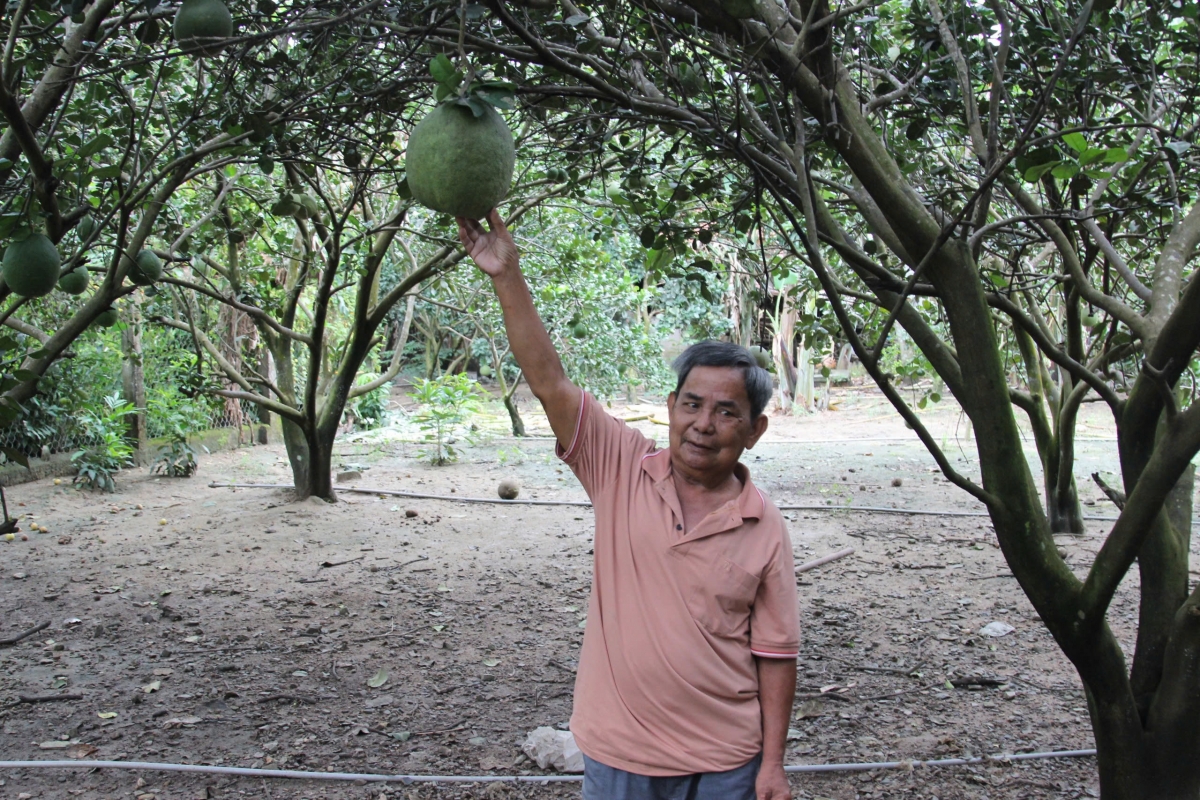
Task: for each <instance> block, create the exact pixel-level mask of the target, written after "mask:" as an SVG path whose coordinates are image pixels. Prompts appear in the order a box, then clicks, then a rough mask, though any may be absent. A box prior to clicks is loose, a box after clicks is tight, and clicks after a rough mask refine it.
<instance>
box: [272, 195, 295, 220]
mask: <svg viewBox="0 0 1200 800" xmlns="http://www.w3.org/2000/svg"><path fill="white" fill-rule="evenodd" d="M297 208H298V205H297V204H296V201H295V200H293V199H292V196H291V195H290V194H285V195H283V196H282V197H280V198H279V199H278V200H276V201H275V202H274V203H272V204H271V213H272V214H274V215H275V216H277V217H290V216H291V215H292V214H295V213H296V209H297Z"/></svg>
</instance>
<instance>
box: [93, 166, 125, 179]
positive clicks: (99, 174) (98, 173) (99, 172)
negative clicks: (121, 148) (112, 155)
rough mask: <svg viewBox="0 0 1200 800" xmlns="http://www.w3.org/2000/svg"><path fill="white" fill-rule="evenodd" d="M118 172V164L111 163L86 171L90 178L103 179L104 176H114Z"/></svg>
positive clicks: (119, 169)
mask: <svg viewBox="0 0 1200 800" xmlns="http://www.w3.org/2000/svg"><path fill="white" fill-rule="evenodd" d="M120 174H121V167H120V165H119V164H113V165H112V166H108V167H100V168H99V169H94V170H92V171H91V172H90V173H88V177H90V178H91V179H92V180H104V179H106V178H115V177H117V176H118V175H120Z"/></svg>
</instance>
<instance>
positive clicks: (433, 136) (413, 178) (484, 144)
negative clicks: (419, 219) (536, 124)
mask: <svg viewBox="0 0 1200 800" xmlns="http://www.w3.org/2000/svg"><path fill="white" fill-rule="evenodd" d="M480 105H481V106H482V107H483V114H482V115H481V116H478V117H477V116H475V113H474V112H473V111H472V110H471V109H470V108H469V107H467V106H463V105H458V104H457V103H444V104H442V105H440V106H438V107H437V108H435V109H433V111H431V112H429V116H427V117H425V119H423V120H421V121H420V122H419V123H417V127H416V128H414V129H413V132H412V136H410V137H409V139H408V153H407V155H406V156H405V169H406V170H407V173H408V188H409V190H410V191H412V196H413V198H414V199H415V200H416V201H417V202H418V203H420V204H421V205H423V206H425V207H427V208H431V209H433V210H434V211H441V212H443V213H445V214H450V215H452V216H455V217H468V218H470V219H483V218H484V217H485V216H487V213H488V212H489V211H491V210H492V209H493V208H495V207H496V204H498V203H499V202H500V201H501V200H503V199H504V196H505V195H506V194H508V184H509V183H510V182H511V181H512V174H513V164H514V163H515V162H516V158H517V153H516V148H515V147H514V146H513V137H512V131H510V130H509V129H508V125H506V124H505V122H504V118H503V117H501V116H500V114H499V113H497V111H496V109H494V108H492V107H491V106H490V105H488V104H487V103H481V104H480Z"/></svg>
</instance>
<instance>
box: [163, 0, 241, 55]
mask: <svg viewBox="0 0 1200 800" xmlns="http://www.w3.org/2000/svg"><path fill="white" fill-rule="evenodd" d="M173 32H174V34H175V41H177V42H179V46H180V47H181V48H183V51H184V52H185V53H190V54H192V55H197V56H215V55H217V54H218V53H220V52H221V51H222V50H224V49H225V40H226V39H228V38H229V37H230V36H233V16H232V15H230V13H229V8H228V6H226V5H225V4H224V3H222V2H221V0H183V3H182V4H181V5H180V6H179V10H178V11H176V12H175V24H174V26H173Z"/></svg>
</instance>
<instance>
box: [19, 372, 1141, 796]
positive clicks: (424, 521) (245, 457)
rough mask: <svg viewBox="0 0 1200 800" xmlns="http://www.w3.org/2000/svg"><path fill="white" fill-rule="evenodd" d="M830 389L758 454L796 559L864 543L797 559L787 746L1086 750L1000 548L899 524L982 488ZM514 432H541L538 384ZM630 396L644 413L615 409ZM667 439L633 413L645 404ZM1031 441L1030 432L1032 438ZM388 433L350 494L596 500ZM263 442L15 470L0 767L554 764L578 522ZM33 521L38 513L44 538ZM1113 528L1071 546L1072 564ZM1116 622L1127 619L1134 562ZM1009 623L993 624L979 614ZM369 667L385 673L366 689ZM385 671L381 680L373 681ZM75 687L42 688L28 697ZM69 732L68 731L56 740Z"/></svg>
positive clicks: (804, 783) (561, 475)
mask: <svg viewBox="0 0 1200 800" xmlns="http://www.w3.org/2000/svg"><path fill="white" fill-rule="evenodd" d="M835 394H836V396H837V397H838V399H839V402H838V404H837V405H835V410H832V411H827V412H822V413H819V414H815V415H812V416H804V417H784V416H774V417H772V419H771V429H770V431H769V432H768V435H767V437H766V438H765V440H764V441H763V442H762V443H760V445H759V446H758V447H757V448H755V449H754V450H753V451H751V452H749V453H747V455H746V459H745V460H746V462H747V464H748V466H749V467H750V470H751V474H752V475H753V476H754V478H755V481H756V483H757V484H758V485H759V486H760V487H761V488H762V489H763V490H764V491H765V492H767V493H768V494H769V495H770V496H771V497H772V499H773V500H774V501H775V502H776V503H777V504H779V505H781V506H786V505H809V506H817V507H820V510H804V509H797V510H788V511H787V512H786V514H787V516H788V518H789V520H790V526H791V532H792V538H793V543H794V546H795V554H796V561H797V563H798V564H799V563H803V562H805V561H809V560H811V559H813V558H816V557H818V556H821V555H824V554H827V553H830V552H833V551H836V550H838V549H840V548H843V547H847V546H852V547H855V548H856V549H857V552H856V553H855V554H854V555H853V556H851V557H849V558H845V559H842V560H840V561H837V562H835V563H832V564H829V565H827V566H825V567H822V568H820V569H818V570H814V571H811V572H806V573H803V574H801V575H798V576H797V580H798V584H799V589H800V597H801V615H802V620H803V622H804V628H805V643H804V646H803V655H802V659H801V662H800V673H799V685H798V692H799V694H798V699H797V718H796V720H795V721H794V723H793V727H794V732H793V737H792V741H790V742H789V748H790V751H789V762H790V763H794V764H822V763H835V762H874V761H891V760H905V759H935V758H946V757H957V756H965V755H987V754H996V753H1017V752H1030V751H1045V750H1057V749H1081V748H1089V747H1091V746H1092V737H1091V733H1090V729H1089V725H1088V719H1087V711H1086V705H1085V701H1084V698H1083V695H1082V692H1081V690H1080V687H1079V683H1078V679H1077V677H1076V675H1075V673H1074V671H1073V670H1072V668H1071V667H1070V664H1069V663H1068V662H1067V661H1066V659H1065V658H1064V657H1063V656H1062V655H1061V654H1060V652H1059V651H1058V649H1057V647H1056V646H1055V644H1054V642H1053V640H1052V639H1051V637H1050V636H1049V634H1048V633H1047V632H1046V631H1045V629H1044V628H1043V627H1042V625H1041V624H1040V622H1039V620H1038V618H1037V616H1036V615H1035V614H1034V612H1033V611H1032V609H1031V607H1030V606H1029V603H1028V602H1027V601H1026V599H1025V598H1024V595H1023V594H1022V593H1021V591H1020V589H1019V587H1018V586H1017V584H1016V581H1015V580H1014V579H1013V578H1012V577H1011V575H1010V574H1009V571H1008V568H1007V566H1006V565H1005V563H1004V560H1003V558H1002V556H1001V554H1000V552H999V550H998V549H997V546H996V541H995V536H994V534H993V532H992V530H991V527H990V524H989V521H988V520H987V518H986V517H975V516H948V515H941V514H935V515H903V514H884V513H864V512H856V511H846V510H844V509H845V507H846V506H851V507H853V506H874V507H891V508H901V509H909V510H926V511H938V512H964V511H966V512H977V511H979V510H980V507H979V505H978V504H977V503H975V501H974V500H972V499H971V498H970V497H969V496H968V495H966V494H965V493H963V492H961V491H959V490H957V489H955V488H954V487H953V486H951V485H949V484H948V483H947V482H946V481H945V480H944V479H943V478H942V477H941V476H940V475H939V474H938V473H937V472H936V470H935V469H934V468H933V461H932V459H931V458H930V456H929V455H928V454H927V453H926V452H925V450H924V449H923V448H922V447H921V445H920V444H919V442H917V440H916V438H915V437H914V436H913V435H912V433H911V432H910V431H907V430H905V429H904V426H903V423H901V422H899V421H898V420H897V419H896V418H895V417H894V416H893V415H892V414H891V413H890V411H889V410H888V408H887V407H886V405H885V404H884V402H883V401H882V400H881V398H880V397H879V396H878V395H877V394H876V393H875V392H873V391H871V390H868V389H859V388H856V389H841V390H835ZM523 406H524V409H525V415H526V421H527V423H529V424H530V427H531V429H532V430H531V433H533V434H539V433H540V434H543V435H545V434H548V432H549V431H548V428H547V427H546V425H545V423H544V420H543V419H542V418H541V417H540V415H539V414H537V413H536V410H535V407H534V406H533V404H531V403H529V402H525V403H524V404H523ZM613 411H614V413H616V414H618V415H621V416H639V415H644V414H647V413H656V414H657V415H658V416H659V418H661V419H665V410H664V409H663V408H661V407H660V406H656V405H654V404H649V403H648V404H644V405H633V406H625V405H622V404H616V405H615V406H614V409H613ZM927 416H928V419H929V422H930V425H931V426H932V427H933V429H934V430H935V432H936V434H937V435H938V436H939V438H940V439H941V440H942V441H943V442H944V443H945V447H946V449H947V452H948V453H949V454H950V455H951V457H952V460H953V461H954V464H955V466H956V467H957V468H959V469H960V470H962V471H963V472H964V473H966V474H968V475H977V474H978V473H977V463H976V461H975V456H974V449H973V446H972V443H971V435H970V431H969V429H968V428H967V426H966V424H965V422H964V420H963V418H961V416H960V415H959V414H958V413H957V411H956V410H955V409H954V408H952V407H949V406H947V405H946V404H945V403H943V404H941V405H940V406H939V407H937V408H936V409H932V410H931V411H930V413H929V414H928V415H927ZM632 424H634V425H636V426H637V427H639V428H640V429H642V430H644V431H646V432H647V433H648V434H650V435H658V436H660V437H662V436H665V430H666V429H665V428H663V427H660V426H658V425H655V424H654V423H653V422H652V421H649V420H642V421H638V422H635V423H632ZM1081 437H1083V440H1082V441H1081V442H1080V446H1079V455H1080V463H1079V465H1078V469H1077V472H1078V474H1079V476H1080V490H1081V493H1082V494H1083V495H1084V496H1085V497H1087V498H1088V503H1089V505H1088V506H1087V508H1086V510H1087V512H1088V513H1089V514H1095V515H1099V516H1104V515H1110V516H1111V515H1112V514H1113V509H1112V507H1111V505H1109V504H1108V503H1107V502H1106V501H1104V500H1101V499H1096V500H1093V498H1094V497H1098V496H1099V495H1100V493H1099V492H1098V491H1096V490H1095V488H1094V487H1093V486H1092V485H1091V484H1090V482H1086V481H1087V478H1086V476H1087V475H1088V474H1090V473H1091V472H1092V471H1094V470H1096V469H1100V470H1105V469H1107V470H1112V469H1113V468H1114V465H1115V463H1116V462H1115V458H1116V456H1115V445H1114V443H1113V442H1112V441H1111V438H1110V437H1111V425H1109V424H1108V423H1107V422H1106V421H1105V420H1104V418H1103V417H1102V416H1100V415H1099V410H1098V409H1096V410H1095V415H1094V416H1085V419H1084V425H1083V426H1081ZM1031 447H1032V445H1031ZM417 450H418V446H417V445H416V444H413V443H411V442H405V441H397V440H396V439H395V437H392V438H390V439H389V438H388V437H386V436H378V435H375V436H366V437H346V438H345V439H343V440H342V441H341V443H340V444H339V447H338V454H339V458H340V460H341V462H342V466H343V467H357V468H359V469H360V470H361V471H362V477H361V479H358V480H354V481H352V482H350V483H344V484H341V486H342V487H369V488H377V489H389V490H402V491H413V492H422V493H429V494H441V495H451V494H455V495H458V496H460V497H461V496H478V497H494V496H495V492H496V486H497V484H498V483H499V481H500V480H501V479H503V478H506V477H515V478H517V479H518V480H519V481H520V483H521V486H522V491H521V498H522V499H539V500H555V499H571V500H583V499H586V498H585V497H584V494H583V492H582V490H581V489H580V488H579V486H578V485H577V484H576V482H575V480H574V478H573V476H572V475H571V474H570V472H569V471H568V470H566V469H565V468H564V467H563V466H562V465H561V464H560V463H558V462H557V461H556V460H555V458H554V456H553V443H552V441H551V440H550V439H549V438H540V439H528V440H521V441H517V440H513V439H509V438H503V437H495V438H492V439H490V440H489V441H486V442H483V443H480V444H477V445H475V446H469V447H466V448H465V449H464V451H463V455H462V457H461V460H460V461H459V462H458V463H456V464H453V465H450V466H444V467H433V466H430V465H429V464H428V463H426V462H424V461H422V460H420V459H419V458H418V457H417ZM210 481H223V482H235V483H237V482H240V483H288V482H289V481H290V474H289V472H288V469H287V463H286V459H285V457H284V452H283V449H282V446H281V445H280V444H270V445H267V446H258V447H246V448H243V449H240V450H235V451H232V452H227V453H221V454H214V455H211V456H205V457H203V458H202V460H201V472H200V474H199V475H197V476H196V477H194V478H191V479H169V478H162V477H158V476H154V475H151V474H150V473H149V472H147V471H146V470H136V471H128V472H125V473H122V474H121V475H120V476H119V479H118V481H117V483H118V491H117V492H116V494H113V495H102V494H93V493H89V492H81V491H77V490H75V489H74V488H72V487H71V486H70V485H69V481H65V480H64V481H63V483H62V484H61V485H56V484H55V483H53V482H52V481H50V480H44V481H40V482H37V483H30V484H26V485H22V486H18V487H14V488H13V489H11V490H10V491H9V493H8V502H9V508H10V510H11V511H13V512H14V513H18V512H19V513H20V514H22V515H24V519H23V520H22V525H21V527H22V533H23V534H25V535H27V536H28V541H22V540H21V538H20V534H18V539H17V540H16V541H14V542H11V543H8V544H5V545H0V559H2V567H0V570H2V571H0V586H3V598H4V601H3V602H4V608H5V610H6V614H5V617H4V620H3V622H2V623H0V638H5V637H8V636H11V635H14V634H17V633H20V632H22V631H25V630H27V629H29V628H31V627H33V626H35V625H37V624H39V623H42V622H46V621H49V622H50V626H49V627H48V628H46V629H45V630H42V631H40V632H38V633H37V634H35V635H33V636H29V637H27V638H25V639H23V640H21V641H19V642H18V643H16V644H14V645H12V646H8V647H3V648H0V703H2V704H3V705H2V706H0V724H2V732H0V754H2V755H0V758H3V759H12V760H27V759H61V758H69V757H82V758H90V759H105V760H112V759H119V760H127V761H162V762H171V763H191V764H221V765H227V766H240V767H263V768H268V769H276V768H284V769H300V770H314V771H339V772H373V773H389V774H421V775H518V774H519V775H538V774H549V773H543V772H542V771H541V770H538V769H537V767H536V765H531V764H530V763H529V762H528V761H527V760H526V759H525V758H524V756H523V755H522V754H521V750H520V745H521V743H522V742H523V740H524V739H525V736H526V735H527V734H528V733H529V732H530V731H532V730H533V729H534V728H536V727H538V726H541V725H551V726H554V725H560V724H564V723H565V722H566V721H567V719H568V718H569V716H570V711H571V687H572V680H573V674H572V672H573V669H574V667H575V664H576V658H577V655H578V652H579V646H580V643H581V640H582V634H583V627H582V626H583V623H584V616H585V611H586V608H587V595H588V591H589V587H590V574H591V560H590V555H589V554H590V547H591V528H592V513H591V510H590V509H588V508H578V507H564V506H528V505H520V504H513V505H508V506H497V505H481V504H468V503H462V502H451V501H441V500H413V499H403V498H396V497H381V496H378V495H373V494H352V493H347V492H343V493H341V495H340V501H339V502H338V503H336V504H332V505H330V504H326V503H324V502H321V501H317V500H310V501H306V502H301V503H295V502H292V501H291V496H290V493H289V492H288V491H287V490H279V489H229V488H210V487H209V486H208V483H209V482H210ZM33 523H36V524H38V525H39V526H43V527H45V528H46V529H47V532H36V531H33V530H31V525H32V524H33ZM1106 529H1107V523H1105V522H1103V521H1094V522H1091V523H1090V531H1089V534H1088V535H1085V536H1081V537H1069V536H1064V537H1059V543H1060V546H1061V547H1062V549H1063V551H1064V552H1065V553H1066V555H1067V559H1068V562H1069V563H1070V564H1072V565H1073V566H1075V567H1076V569H1077V571H1078V572H1079V573H1080V574H1083V571H1084V570H1086V567H1087V565H1088V564H1089V563H1090V558H1091V555H1092V554H1093V553H1094V552H1095V550H1096V549H1097V548H1098V546H1099V544H1100V541H1101V538H1100V536H1101V534H1102V533H1103V531H1105V530H1106ZM1127 584H1128V585H1126V586H1125V587H1123V588H1122V592H1121V595H1120V597H1119V599H1118V602H1117V603H1116V604H1115V605H1114V615H1113V624H1114V627H1115V628H1116V630H1117V632H1118V635H1119V636H1120V637H1121V639H1122V641H1124V642H1129V641H1131V637H1132V627H1131V626H1132V624H1133V620H1134V616H1135V612H1136V594H1135V592H1136V576H1134V577H1131V579H1130V580H1129V581H1127ZM992 622H1003V623H1006V624H1008V625H1011V626H1012V627H1013V629H1014V630H1013V631H1012V632H1011V633H1008V634H1007V635H1004V636H999V637H994V638H993V637H989V636H986V635H983V634H981V633H980V630H981V629H982V628H983V627H984V626H985V625H987V624H988V623H992ZM384 672H386V681H384V682H383V683H382V685H379V686H377V687H373V686H372V685H371V684H373V683H378V682H379V681H378V679H379V678H381V677H383V675H384ZM372 678H375V679H376V680H374V681H372V680H371V679H372ZM48 695H64V696H78V699H67V698H66V697H63V698H62V699H59V700H55V701H46V702H34V703H29V702H21V698H22V697H26V698H32V697H43V696H48ZM64 745H65V746H64ZM792 785H793V787H794V790H795V793H796V796H797V797H806V798H818V797H822V798H839V799H840V798H858V797H903V798H934V797H937V798H942V799H943V800H945V798H1026V797H1030V798H1034V797H1036V798H1075V797H1096V796H1098V791H1097V782H1096V770H1095V762H1094V759H1090V758H1082V759H1071V760H1065V759H1064V760H1052V761H1038V762H1022V763H1014V764H1011V765H996V764H991V765H980V766H965V767H964V766H958V767H945V768H927V767H918V768H916V769H913V770H890V771H871V772H856V773H850V772H840V773H831V774H823V775H802V776H801V775H797V776H794V777H793V782H792ZM0 796H2V797H6V798H7V797H11V798H27V797H44V798H72V797H80V798H118V797H120V798H124V797H136V798H140V799H141V800H148V798H151V797H153V798H164V799H165V798H188V799H189V800H190V798H206V797H221V798H224V797H236V796H252V797H279V798H379V797H381V796H382V797H388V798H393V800H394V798H410V797H411V798H435V797H436V798H442V797H446V798H467V797H472V798H498V797H499V798H505V797H514V798H515V797H522V798H551V797H578V796H579V788H578V784H558V785H529V784H524V785H504V784H493V785H482V784H459V785H438V786H432V785H424V786H403V785H399V784H390V785H388V786H386V787H385V786H383V785H380V784H367V785H356V784H352V783H333V782H318V781H309V780H299V781H288V780H269V781H268V780H263V779H251V778H231V777H216V776H197V775H181V774H167V773H162V772H153V771H145V772H141V773H138V772H131V771H117V770H98V771H87V772H85V771H59V770H33V769H8V770H3V771H0Z"/></svg>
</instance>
